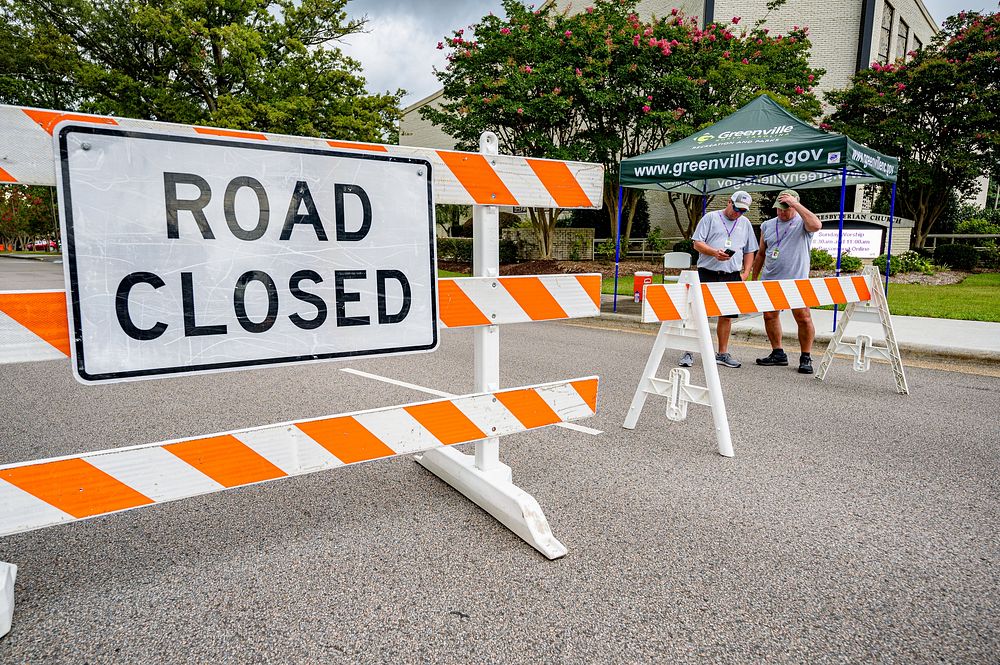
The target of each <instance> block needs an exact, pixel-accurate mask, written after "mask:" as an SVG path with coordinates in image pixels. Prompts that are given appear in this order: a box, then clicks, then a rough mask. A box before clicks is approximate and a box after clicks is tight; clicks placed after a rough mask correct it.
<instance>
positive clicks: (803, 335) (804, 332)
mask: <svg viewBox="0 0 1000 665" xmlns="http://www.w3.org/2000/svg"><path fill="white" fill-rule="evenodd" d="M765 316H766V315H765ZM792 316H794V317H795V323H796V324H797V325H798V327H799V348H800V349H802V353H812V347H813V340H814V339H815V338H816V328H815V327H814V326H813V320H812V312H810V311H809V308H808V307H802V308H800V309H793V310H792ZM768 337H770V333H769V334H768ZM772 344H773V342H772Z"/></svg>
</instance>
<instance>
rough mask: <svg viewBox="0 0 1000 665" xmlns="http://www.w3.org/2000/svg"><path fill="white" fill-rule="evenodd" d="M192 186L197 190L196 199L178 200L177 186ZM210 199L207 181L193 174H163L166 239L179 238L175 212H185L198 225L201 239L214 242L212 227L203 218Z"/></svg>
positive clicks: (210, 191) (210, 193)
mask: <svg viewBox="0 0 1000 665" xmlns="http://www.w3.org/2000/svg"><path fill="white" fill-rule="evenodd" d="M179 184H180V185H194V186H195V187H197V188H198V198H196V199H178V198H177V185H179ZM211 198H212V188H211V187H209V185H208V181H207V180H205V179H204V178H202V177H201V176H200V175H195V174H194V173H164V174H163V199H164V201H166V206H167V237H168V238H180V234H179V233H178V230H177V211H178V210H187V211H189V212H190V213H191V215H193V216H194V221H196V222H197V223H198V230H200V231H201V237H202V238H205V239H206V240H214V239H215V234H213V233H212V227H210V226H209V225H208V218H207V217H205V206H207V205H208V201H209V199H211Z"/></svg>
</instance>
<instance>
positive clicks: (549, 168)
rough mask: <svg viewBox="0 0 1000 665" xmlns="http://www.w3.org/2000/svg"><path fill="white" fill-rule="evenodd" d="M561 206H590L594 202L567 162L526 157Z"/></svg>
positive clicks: (529, 164)
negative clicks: (588, 196)
mask: <svg viewBox="0 0 1000 665" xmlns="http://www.w3.org/2000/svg"><path fill="white" fill-rule="evenodd" d="M525 161H526V162H528V166H530V167H531V170H532V171H534V172H535V175H536V176H538V179H539V180H541V181H542V184H543V185H545V189H547V190H548V192H549V194H551V195H552V198H553V199H555V202H556V205H557V206H558V207H560V208H581V207H588V208H589V207H590V206H591V205H592V204H591V202H590V199H588V198H587V194H586V193H585V192H584V191H583V188H582V187H580V183H578V182H577V181H576V178H574V177H573V173H572V172H571V171H570V170H569V167H568V166H567V165H566V163H565V162H553V161H549V160H546V159H525Z"/></svg>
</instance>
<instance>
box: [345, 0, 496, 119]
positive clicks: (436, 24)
mask: <svg viewBox="0 0 1000 665" xmlns="http://www.w3.org/2000/svg"><path fill="white" fill-rule="evenodd" d="M491 11H492V12H494V13H498V14H502V13H503V7H502V6H501V0H465V1H463V2H461V3H455V2H436V1H434V0H352V1H351V2H349V3H348V4H347V13H348V15H349V16H351V17H352V18H356V17H360V16H363V15H367V16H368V25H367V26H366V30H367V32H365V33H363V34H358V35H351V36H349V37H347V38H345V39H344V40H343V42H342V43H341V44H340V49H341V50H342V51H343V52H344V53H345V54H346V55H349V56H350V57H352V58H354V59H355V60H357V61H359V62H360V63H361V66H362V73H363V75H364V77H365V80H366V82H367V88H368V92H370V93H381V92H386V91H388V92H390V93H394V92H395V91H396V89H397V88H403V89H404V90H406V93H407V94H406V96H404V97H403V102H402V103H403V106H406V105H408V104H412V103H413V102H416V101H418V100H420V99H422V98H423V97H426V96H427V95H429V94H431V93H432V92H434V91H436V90H438V89H440V87H441V86H440V84H439V83H438V80H437V78H436V77H435V76H434V71H433V70H434V68H435V67H437V68H439V69H443V68H444V66H445V65H446V64H447V61H446V60H445V56H446V54H447V52H446V51H439V50H437V48H436V47H437V43H438V42H439V41H441V40H442V39H443V38H444V37H445V36H446V35H450V34H451V32H452V30H455V29H458V28H467V27H468V26H469V25H471V24H473V23H476V22H478V21H479V20H480V19H481V18H482V17H483V16H485V15H486V14H488V13H489V12H491Z"/></svg>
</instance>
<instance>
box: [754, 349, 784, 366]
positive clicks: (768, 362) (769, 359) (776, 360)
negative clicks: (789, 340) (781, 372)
mask: <svg viewBox="0 0 1000 665" xmlns="http://www.w3.org/2000/svg"><path fill="white" fill-rule="evenodd" d="M757 364H758V365H764V366H765V367H787V366H788V356H787V355H785V352H784V351H782V350H781V349H775V350H774V351H771V355H769V356H766V357H764V358H757Z"/></svg>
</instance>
